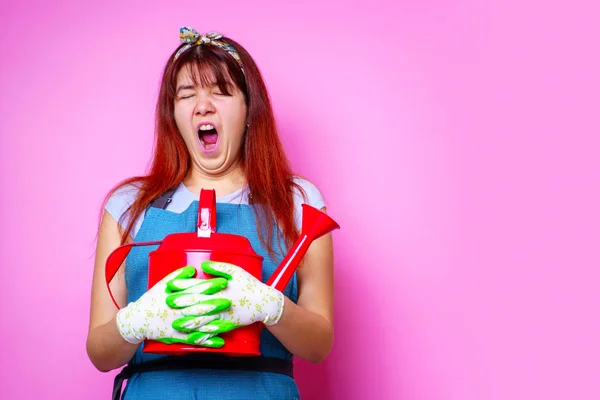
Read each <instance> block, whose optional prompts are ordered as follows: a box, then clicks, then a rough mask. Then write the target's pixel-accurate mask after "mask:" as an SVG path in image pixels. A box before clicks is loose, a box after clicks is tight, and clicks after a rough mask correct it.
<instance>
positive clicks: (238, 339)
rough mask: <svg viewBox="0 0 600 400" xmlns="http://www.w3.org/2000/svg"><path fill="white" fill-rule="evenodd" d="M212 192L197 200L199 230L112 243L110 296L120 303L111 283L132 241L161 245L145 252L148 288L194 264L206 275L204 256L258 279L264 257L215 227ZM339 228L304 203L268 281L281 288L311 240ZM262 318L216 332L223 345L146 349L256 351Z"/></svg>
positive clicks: (150, 343) (148, 347) (152, 344)
mask: <svg viewBox="0 0 600 400" xmlns="http://www.w3.org/2000/svg"><path fill="white" fill-rule="evenodd" d="M216 226H217V213H216V194H215V191H214V190H202V191H201V192H200V202H199V205H198V231H197V232H185V233H172V234H170V235H167V236H166V237H165V238H164V239H163V240H159V241H153V242H138V243H130V244H126V245H123V246H120V247H118V248H117V249H115V250H114V251H113V252H112V253H111V254H110V256H109V257H108V259H107V261H106V285H107V287H108V292H109V294H110V297H111V298H112V300H113V302H114V303H115V305H116V306H117V308H120V307H119V305H118V304H117V302H116V301H115V298H114V297H113V295H112V292H111V291H110V287H109V283H110V281H111V280H112V279H113V277H114V276H115V274H116V273H117V271H118V270H119V268H120V266H121V264H122V263H123V261H125V258H126V257H127V255H128V254H129V251H130V250H131V248H132V247H134V246H151V245H159V247H158V248H157V249H156V250H154V251H151V252H150V253H149V262H148V289H150V288H151V287H152V286H154V285H155V284H156V283H157V282H159V281H160V280H161V279H162V278H164V277H165V276H167V275H168V274H169V273H171V272H173V271H175V270H177V269H178V268H181V267H185V266H187V265H193V266H195V267H196V272H197V277H198V278H204V279H210V278H212V276H208V275H206V274H205V273H204V272H203V271H202V269H201V268H200V264H201V263H202V262H203V261H205V260H212V261H220V262H226V263H231V264H235V265H237V266H239V267H241V268H243V269H244V270H246V271H247V272H248V273H250V274H252V275H253V276H254V277H255V278H257V279H258V280H261V281H262V261H263V257H262V256H260V255H259V254H257V253H255V251H254V249H253V248H252V245H251V244H250V241H249V240H248V239H247V238H246V237H244V236H240V235H233V234H226V233H217V232H216ZM334 229H339V225H338V224H337V223H336V222H335V221H334V220H333V219H331V218H330V217H329V216H328V215H327V214H325V213H324V212H322V211H320V210H317V209H316V208H314V207H311V206H309V205H307V204H302V231H301V232H300V236H299V237H298V239H297V240H296V242H295V243H294V245H293V246H292V248H291V249H290V251H289V252H288V254H287V255H286V256H285V257H284V259H283V261H282V262H281V264H280V265H279V266H278V267H277V269H276V270H275V272H274V273H273V275H271V277H270V278H269V280H268V281H267V283H266V284H267V285H268V286H271V287H273V288H275V289H277V290H279V291H283V290H284V289H285V287H286V286H287V284H288V283H289V281H290V279H291V278H292V275H293V274H294V271H295V270H296V268H297V267H298V264H299V263H300V260H301V259H302V257H304V254H306V251H307V250H308V248H309V247H310V245H311V243H312V242H313V241H314V240H315V239H318V238H319V237H321V236H323V235H325V234H327V233H329V232H331V231H332V230H334ZM262 328H263V327H262V323H258V322H257V323H254V324H252V325H248V326H244V327H240V328H236V329H234V330H232V331H229V332H225V333H221V334H219V336H221V337H222V338H223V339H224V341H225V344H224V345H223V346H222V347H221V348H208V347H202V346H192V345H188V344H180V343H174V344H166V343H162V342H159V341H154V340H147V341H145V343H144V352H146V353H158V354H185V353H190V352H211V353H226V354H228V355H233V356H258V355H260V331H261V329H262Z"/></svg>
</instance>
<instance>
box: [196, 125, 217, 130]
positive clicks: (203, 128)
mask: <svg viewBox="0 0 600 400" xmlns="http://www.w3.org/2000/svg"><path fill="white" fill-rule="evenodd" d="M211 129H215V127H214V126H212V125H210V124H204V125H200V130H201V131H210V130H211Z"/></svg>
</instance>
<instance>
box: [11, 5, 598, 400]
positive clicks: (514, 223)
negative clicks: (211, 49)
mask: <svg viewBox="0 0 600 400" xmlns="http://www.w3.org/2000/svg"><path fill="white" fill-rule="evenodd" d="M14 3H15V4H16V3H17V2H14ZM50 3H51V2H41V1H40V2H39V3H37V4H33V3H31V2H21V3H20V4H19V5H14V6H9V5H6V4H3V5H2V6H1V7H2V9H1V10H0V11H1V12H0V15H1V17H0V49H1V59H2V63H1V64H0V68H1V70H0V83H1V86H0V104H1V109H2V117H1V118H0V132H1V135H0V165H1V175H0V177H1V198H0V203H1V207H0V221H1V224H0V235H1V242H0V243H1V251H0V282H1V285H2V289H1V290H0V296H1V298H0V310H1V324H2V325H1V326H2V330H1V334H0V335H1V341H0V346H1V348H0V350H1V356H0V368H1V374H0V386H1V387H0V393H2V395H1V396H2V397H3V398H24V399H38V398H44V399H50V398H59V397H60V396H61V395H62V394H63V393H64V392H65V389H64V388H63V387H64V386H66V388H68V391H69V394H68V397H69V398H73V399H76V398H85V399H107V398H109V395H110V391H111V387H112V377H113V376H114V372H111V373H108V374H102V373H100V372H97V371H96V370H95V369H94V368H93V366H92V365H91V363H90V362H89V361H88V359H87V355H86V353H85V338H86V332H87V323H88V313H89V291H90V282H91V276H92V266H93V251H94V240H95V233H96V223H97V217H98V213H99V207H100V202H101V200H102V198H103V196H104V195H105V193H106V192H107V190H108V189H109V188H110V187H111V186H112V185H113V184H115V183H116V182H117V181H118V180H120V179H122V178H124V177H127V176H130V175H132V174H138V173H142V172H143V171H144V168H145V166H146V164H147V162H148V157H149V155H150V151H151V145H152V127H153V108H154V103H155V101H156V94H157V90H158V81H159V74H160V71H161V68H162V66H163V64H164V62H165V60H166V57H167V55H168V54H169V53H170V52H171V51H172V50H173V49H174V48H175V46H176V45H177V43H178V38H177V34H178V29H179V27H180V26H181V25H191V26H194V27H197V29H199V30H202V31H208V30H220V31H221V32H223V33H225V34H227V35H230V36H232V37H234V38H236V39H238V40H239V41H240V42H241V43H243V44H244V45H245V46H247V48H248V50H249V51H250V52H251V54H253V55H254V56H255V58H256V60H257V62H258V64H259V66H260V68H261V69H262V71H263V73H264V76H265V79H266V82H267V84H268V87H269V89H270V93H271V95H272V98H273V103H274V106H275V109H276V114H277V118H278V120H279V122H280V124H281V129H282V136H283V140H284V142H285V145H286V148H287V150H288V152H289V156H290V158H291V160H292V161H293V165H294V167H295V168H296V170H297V171H298V172H299V173H301V174H303V175H305V176H307V177H308V178H309V179H311V180H312V181H313V182H315V183H316V184H317V185H318V186H319V187H320V189H321V190H322V191H323V193H324V195H325V197H326V200H327V203H328V206H329V210H330V213H331V214H332V215H333V216H334V217H335V218H336V219H337V220H338V222H339V223H340V224H341V225H342V230H340V231H337V232H336V233H335V244H336V261H337V262H336V320H335V327H336V341H335V347H334V350H333V352H332V353H331V355H330V357H329V358H328V360H327V361H326V362H324V363H323V364H319V365H316V366H313V365H310V364H308V363H305V362H302V361H299V362H298V365H299V366H298V381H299V384H300V388H301V391H302V393H303V395H304V397H303V398H307V399H317V398H321V399H336V400H337V399H339V400H341V399H366V398H369V399H371V398H373V399H406V400H409V399H410V400H430V399H439V400H458V399H461V400H476V399H490V400H507V399H512V400H521V399H546V400H550V399H598V398H600V381H599V374H600V367H599V366H600V363H599V361H598V360H599V359H600V344H599V343H600V339H599V338H600V329H599V328H600V326H599V323H598V310H599V306H600V301H599V295H598V289H597V287H598V280H599V279H600V272H599V268H598V267H599V266H600V262H599V258H600V257H599V251H598V243H599V239H600V234H599V222H600V218H599V217H600V213H599V211H598V209H599V204H600V187H599V182H600V179H599V178H600V168H599V163H598V161H597V160H598V155H597V153H598V146H599V145H600V139H599V138H598V135H599V132H600V130H599V127H600V123H599V117H598V115H599V110H598V108H599V107H598V106H599V105H600V104H599V103H600V101H599V98H598V96H599V93H600V84H599V78H598V71H599V70H600V62H599V57H598V39H599V36H600V35H599V33H600V28H598V24H597V15H598V11H600V10H599V9H598V7H597V6H592V5H590V6H585V5H583V4H576V3H572V4H570V5H566V3H567V2H563V3H564V4H560V3H559V2H547V1H546V2H542V1H537V2H534V1H527V2H523V1H500V0H497V1H453V2H450V1H433V0H431V1H418V2H414V1H396V2H383V1H379V0H369V1H367V2H349V1H344V2H340V3H339V4H337V2H336V4H334V2H324V1H313V0H309V1H306V0H305V1H303V2H265V1H239V2H236V4H230V3H231V2H230V3H227V5H217V3H215V2H197V1H195V2H186V1H179V2H169V4H168V5H167V2H165V3H163V4H155V3H154V2H148V1H145V2H136V3H132V2H130V3H128V5H127V6H122V5H117V4H118V3H121V2H113V3H106V4H104V5H99V4H100V2H95V3H94V4H93V5H90V4H91V2H82V1H60V2H54V3H55V5H52V6H50V5H48V4H50ZM284 3H285V4H284ZM589 3H590V4H593V3H594V2H591V1H590V2H589ZM233 6H235V7H233ZM308 156H311V157H312V159H311V160H310V161H309V158H308ZM594 160H596V161H594Z"/></svg>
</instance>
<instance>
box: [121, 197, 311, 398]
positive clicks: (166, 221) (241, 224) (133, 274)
mask: <svg viewBox="0 0 600 400" xmlns="http://www.w3.org/2000/svg"><path fill="white" fill-rule="evenodd" d="M163 197H164V196H163ZM168 201H170V199H169V200H168ZM168 201H166V202H164V201H163V204H162V205H161V206H157V205H156V203H153V206H151V207H150V208H148V210H147V211H146V215H145V217H144V220H143V222H142V225H141V227H140V229H139V231H138V233H137V235H136V237H135V241H136V242H146V241H155V240H162V239H163V238H164V237H165V236H167V235H169V234H171V233H176V232H195V231H196V230H197V221H198V201H194V202H192V203H191V204H190V206H189V207H188V208H187V209H186V210H185V211H184V212H182V213H174V212H171V211H167V210H165V209H164V208H165V207H166V205H167V204H168ZM216 211H217V227H216V230H217V232H220V233H231V234H236V235H242V236H245V237H246V238H248V240H249V241H250V243H251V244H252V247H253V249H254V251H255V252H256V253H258V254H260V255H261V256H263V257H264V261H263V264H262V267H263V282H266V281H267V279H268V278H269V277H270V276H271V274H272V273H273V272H274V271H275V269H276V268H277V266H278V265H279V263H280V262H281V260H282V259H283V255H282V254H279V253H277V257H276V259H273V258H271V257H270V256H269V254H268V252H267V250H266V248H265V247H264V246H263V245H262V244H261V242H260V239H259V236H258V232H257V229H256V225H255V221H256V218H255V214H254V210H253V208H252V206H250V205H247V204H230V203H219V202H217V205H216ZM156 248H158V246H157V245H154V246H139V247H133V248H132V249H131V251H130V253H129V255H128V256H127V259H126V262H125V265H126V267H125V281H126V283H127V302H128V303H129V302H133V301H136V300H137V299H138V298H140V297H141V296H142V294H144V293H145V292H146V291H147V290H148V254H149V252H150V251H154V250H155V249H156ZM275 248H276V249H277V246H275ZM282 248H285V246H282ZM284 294H285V295H286V296H287V297H288V298H289V299H290V300H292V301H293V302H297V295H298V290H297V280H296V275H295V274H294V276H293V277H292V279H291V280H290V283H289V284H288V286H287V287H286V289H285V290H284ZM142 349H143V344H142V345H141V346H140V348H138V350H137V351H136V353H135V354H134V356H133V357H132V359H131V360H130V362H129V365H130V366H132V367H133V368H135V367H136V366H139V364H142V363H146V362H149V361H150V362H152V361H153V360H154V361H156V360H157V359H158V358H160V357H164V355H160V354H147V353H143V352H142ZM260 350H261V356H262V357H268V358H274V359H275V361H278V360H279V359H281V360H282V361H283V360H286V361H288V363H287V364H290V363H291V362H293V356H292V354H291V353H290V352H289V351H288V350H287V349H286V348H285V347H284V346H283V345H282V344H281V343H280V342H279V341H278V340H277V338H275V336H273V334H271V332H269V331H268V330H267V329H262V331H261V342H260ZM159 361H160V360H159ZM261 361H262V359H261ZM119 390H120V389H119ZM113 398H116V397H113ZM122 398H123V399H124V400H141V399H143V400H153V399H157V400H158V399H160V400H165V399H176V400H192V399H193V400H204V399H219V400H247V399H278V400H287V399H299V398H300V394H299V391H298V387H297V385H296V382H295V380H294V378H292V377H291V376H288V375H285V374H281V373H273V372H264V370H237V369H235V368H234V369H218V370H217V369H209V368H202V369H170V370H162V371H151V372H142V373H133V375H131V376H130V377H129V378H128V382H127V386H126V388H125V390H124V392H123V397H122Z"/></svg>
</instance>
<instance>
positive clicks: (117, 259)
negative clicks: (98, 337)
mask: <svg viewBox="0 0 600 400" xmlns="http://www.w3.org/2000/svg"><path fill="white" fill-rule="evenodd" d="M161 242H162V241H160V240H158V241H153V242H137V243H129V244H124V245H122V246H119V247H117V248H116V249H115V250H114V251H113V252H112V253H110V255H109V256H108V258H107V259H106V266H105V271H104V273H105V278H106V288H107V289H108V294H109V295H110V298H111V299H112V301H113V303H115V305H116V306H117V308H121V307H119V304H118V303H117V301H116V300H115V298H114V296H113V294H112V292H111V290H110V281H112V279H113V278H114V277H115V275H116V274H117V271H118V270H119V268H120V267H121V264H123V261H125V259H126V258H127V255H128V254H129V251H130V250H131V248H132V247H134V246H152V245H157V244H161Z"/></svg>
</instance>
